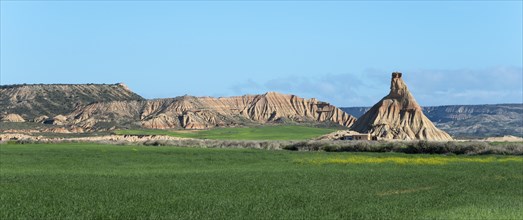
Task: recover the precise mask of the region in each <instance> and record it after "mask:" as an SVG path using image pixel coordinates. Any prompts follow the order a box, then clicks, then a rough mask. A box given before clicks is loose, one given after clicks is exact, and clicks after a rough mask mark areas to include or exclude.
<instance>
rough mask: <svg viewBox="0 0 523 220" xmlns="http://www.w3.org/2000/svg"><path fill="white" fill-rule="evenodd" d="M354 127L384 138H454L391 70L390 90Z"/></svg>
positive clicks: (359, 130) (362, 131) (399, 76)
mask: <svg viewBox="0 0 523 220" xmlns="http://www.w3.org/2000/svg"><path fill="white" fill-rule="evenodd" d="M351 130H354V131H357V132H360V133H370V134H371V135H373V136H376V137H379V138H384V139H401V140H430V141H447V140H452V137H450V135H449V134H447V133H446V132H444V131H442V130H440V129H438V128H436V126H434V124H433V123H432V122H431V121H430V120H429V119H428V118H427V117H426V116H425V115H424V114H423V111H422V109H421V107H420V106H419V105H418V103H417V102H416V100H415V99H414V96H413V95H412V94H411V93H410V91H409V89H408V88H407V85H406V84H405V82H404V81H403V79H402V74H401V73H399V72H394V73H392V79H391V82H390V92H389V94H388V95H387V96H385V97H383V99H381V100H380V101H379V102H378V103H376V104H375V105H374V106H372V108H371V109H370V110H369V111H367V112H366V113H365V114H364V115H363V116H361V117H360V118H359V119H358V120H357V121H356V122H355V123H354V125H352V127H351Z"/></svg>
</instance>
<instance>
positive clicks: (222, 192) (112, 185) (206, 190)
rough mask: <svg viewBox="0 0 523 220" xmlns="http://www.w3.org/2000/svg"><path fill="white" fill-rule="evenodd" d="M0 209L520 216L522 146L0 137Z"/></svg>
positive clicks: (27, 212) (122, 215)
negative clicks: (439, 151) (253, 145)
mask: <svg viewBox="0 0 523 220" xmlns="http://www.w3.org/2000/svg"><path fill="white" fill-rule="evenodd" d="M0 156H1V160H0V167H1V170H0V174H1V179H0V192H1V194H0V219H64V218H69V219H143V218H147V219H173V218H176V219H211V218H212V219H297V218H298V219H303V218H322V219H348V218H352V219H354V218H358V219H420V218H430V219H434V218H439V219H522V218H523V209H522V208H521V207H523V157H521V156H519V157H516V156H511V157H509V156H442V155H406V154H397V153H326V152H291V151H269V150H252V149H251V150H248V149H202V148H177V147H145V146H114V145H96V144H27V145H10V144H6V145H0Z"/></svg>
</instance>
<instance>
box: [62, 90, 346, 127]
mask: <svg viewBox="0 0 523 220" xmlns="http://www.w3.org/2000/svg"><path fill="white" fill-rule="evenodd" d="M67 118H68V119H69V121H70V123H72V124H75V125H78V126H81V127H83V128H86V129H91V128H96V127H98V124H100V123H116V124H135V125H140V126H141V127H145V128H153V129H168V128H186V129H205V128H212V127H217V126H234V125H243V124H248V123H268V122H279V121H285V120H290V121H293V122H332V123H335V124H339V125H341V126H345V127H349V126H351V125H352V124H353V123H354V122H355V118H354V117H352V116H351V115H349V114H347V113H345V112H343V111H341V110H340V109H338V108H336V107H335V106H332V105H330V104H329V103H326V102H321V101H318V100H316V99H303V98H300V97H297V96H295V95H285V94H279V93H275V92H268V93H266V94H263V95H245V96H235V97H220V98H213V97H193V96H182V97H177V98H172V99H154V100H147V101H116V102H103V103H93V104H91V105H88V106H85V107H81V108H77V109H76V110H75V111H74V112H72V113H71V114H69V115H68V116H67Z"/></svg>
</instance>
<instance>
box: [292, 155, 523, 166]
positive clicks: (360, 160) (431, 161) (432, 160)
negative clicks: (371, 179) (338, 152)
mask: <svg viewBox="0 0 523 220" xmlns="http://www.w3.org/2000/svg"><path fill="white" fill-rule="evenodd" d="M295 162H296V163H298V164H317V165H323V164H382V163H393V164H400V165H446V164H449V163H507V162H515V163H523V157H504V158H496V157H410V158H409V157H384V158H383V157H368V156H351V157H345V158H341V157H338V158H318V159H300V160H296V161H295Z"/></svg>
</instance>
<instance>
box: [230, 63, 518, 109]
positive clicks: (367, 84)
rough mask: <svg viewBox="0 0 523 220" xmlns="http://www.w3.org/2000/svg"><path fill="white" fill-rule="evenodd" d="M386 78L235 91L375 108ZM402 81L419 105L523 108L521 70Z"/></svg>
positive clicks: (337, 77) (410, 75)
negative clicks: (513, 105) (516, 105)
mask: <svg viewBox="0 0 523 220" xmlns="http://www.w3.org/2000/svg"><path fill="white" fill-rule="evenodd" d="M388 72H390V71H388ZM388 72H387V71H383V70H378V69H368V70H366V71H363V73H362V74H351V73H346V74H326V75H321V76H316V77H301V76H293V77H282V78H277V79H269V80H267V81H265V82H261V83H257V82H254V81H252V80H247V81H245V82H243V83H239V84H236V85H234V86H232V87H231V89H232V90H233V91H234V92H235V93H236V94H245V93H249V94H256V93H264V92H267V91H277V92H282V93H287V94H295V95H299V96H302V97H315V98H318V99H320V100H322V101H327V102H330V103H332V104H334V105H337V106H371V105H373V104H374V103H376V102H377V101H378V100H380V99H381V98H382V97H383V96H385V95H387V93H388V89H389V81H390V73H388ZM404 80H405V81H406V83H407V85H408V86H409V89H410V90H411V91H412V93H413V94H414V96H415V97H416V99H417V100H418V102H419V103H420V104H421V105H425V106H428V105H452V104H496V103H522V102H523V69H522V68H521V67H494V68H486V69H479V70H478V69H459V70H413V71H404Z"/></svg>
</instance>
